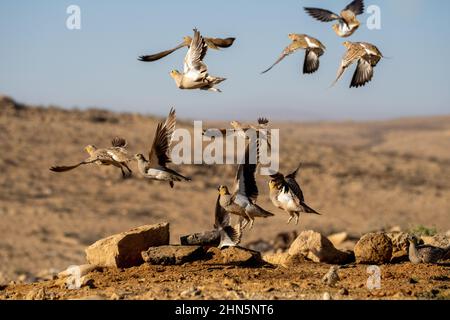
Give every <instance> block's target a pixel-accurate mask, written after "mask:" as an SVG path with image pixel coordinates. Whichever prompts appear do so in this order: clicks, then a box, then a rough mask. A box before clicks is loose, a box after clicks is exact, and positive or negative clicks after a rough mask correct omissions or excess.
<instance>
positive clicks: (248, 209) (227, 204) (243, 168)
mask: <svg viewBox="0 0 450 320" xmlns="http://www.w3.org/2000/svg"><path fill="white" fill-rule="evenodd" d="M257 144H258V142H257V140H256V141H255V140H251V141H250V142H249V144H248V145H247V147H246V151H245V159H244V160H245V161H243V162H244V163H242V164H240V165H239V166H238V170H237V173H236V178H235V183H234V191H233V194H231V193H230V191H229V189H228V187H226V186H223V185H222V186H220V187H219V188H218V191H219V204H220V206H221V207H222V208H223V209H224V210H225V211H226V212H228V213H231V214H235V215H238V216H240V223H242V222H243V221H244V224H243V225H242V229H245V228H246V227H247V225H248V224H250V229H252V227H253V224H254V222H255V217H261V218H268V217H272V216H274V214H273V213H271V212H269V211H267V210H264V209H263V208H261V207H260V206H259V205H257V204H256V200H257V198H258V186H257V184H256V179H255V172H256V167H257V164H256V163H254V164H253V163H251V162H252V161H250V160H251V159H250V152H254V151H255V150H256V154H257V153H258V150H257V149H258V148H257ZM251 150H252V151H251ZM255 162H257V161H255Z"/></svg>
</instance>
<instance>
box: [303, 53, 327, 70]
mask: <svg viewBox="0 0 450 320" xmlns="http://www.w3.org/2000/svg"><path fill="white" fill-rule="evenodd" d="M323 53H324V51H323V49H320V48H309V49H306V53H305V62H304V63H303V73H304V74H311V73H314V72H316V71H317V70H319V66H320V60H319V57H320V56H321V55H322V54H323Z"/></svg>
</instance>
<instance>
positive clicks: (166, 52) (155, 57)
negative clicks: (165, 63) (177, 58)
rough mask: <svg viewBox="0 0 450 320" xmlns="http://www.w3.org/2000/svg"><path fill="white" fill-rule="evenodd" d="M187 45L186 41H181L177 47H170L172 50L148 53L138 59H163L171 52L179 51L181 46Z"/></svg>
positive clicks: (145, 60) (146, 60)
mask: <svg viewBox="0 0 450 320" xmlns="http://www.w3.org/2000/svg"><path fill="white" fill-rule="evenodd" d="M185 46H186V44H185V43H181V44H179V45H178V46H176V47H175V48H173V49H170V50H166V51H162V52H159V53H156V54H151V55H147V56H140V57H139V58H138V60H139V61H143V62H152V61H157V60H159V59H162V58H164V57H166V56H168V55H169V54H171V53H173V52H175V51H177V50H178V49H181V48H183V47H185Z"/></svg>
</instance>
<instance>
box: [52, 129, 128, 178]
mask: <svg viewBox="0 0 450 320" xmlns="http://www.w3.org/2000/svg"><path fill="white" fill-rule="evenodd" d="M111 144H112V146H111V147H109V148H101V149H99V148H97V147H96V146H94V145H88V146H86V147H85V148H84V150H85V151H86V152H87V153H88V154H89V158H87V159H86V160H84V161H82V162H80V163H78V164H76V165H71V166H53V167H51V168H50V170H51V171H53V172H67V171H70V170H73V169H76V168H78V167H80V166H82V165H86V164H96V165H100V166H111V165H112V166H114V167H117V168H119V169H120V170H121V172H122V177H124V178H127V177H129V176H131V174H132V170H131V169H130V168H129V167H128V165H127V163H128V162H130V161H131V158H129V157H128V152H127V150H126V146H127V141H126V140H125V139H123V138H118V137H116V138H114V139H113V140H112V141H111ZM125 169H126V170H125Z"/></svg>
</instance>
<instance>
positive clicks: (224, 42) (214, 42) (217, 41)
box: [205, 38, 236, 49]
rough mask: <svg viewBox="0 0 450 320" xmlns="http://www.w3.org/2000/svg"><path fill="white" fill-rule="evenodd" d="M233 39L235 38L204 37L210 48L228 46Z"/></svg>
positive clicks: (231, 43)
mask: <svg viewBox="0 0 450 320" xmlns="http://www.w3.org/2000/svg"><path fill="white" fill-rule="evenodd" d="M234 40H236V38H225V39H221V38H206V39H205V41H206V43H207V44H208V46H209V47H210V48H212V49H218V48H229V47H231V46H232V45H233V43H234Z"/></svg>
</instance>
